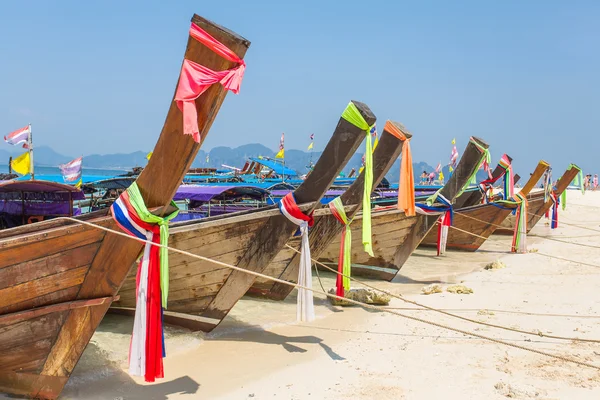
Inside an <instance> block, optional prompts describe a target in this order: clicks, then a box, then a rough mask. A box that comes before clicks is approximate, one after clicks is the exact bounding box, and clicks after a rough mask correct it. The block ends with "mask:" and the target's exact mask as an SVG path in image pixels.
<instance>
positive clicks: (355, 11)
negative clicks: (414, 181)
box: [0, 0, 600, 174]
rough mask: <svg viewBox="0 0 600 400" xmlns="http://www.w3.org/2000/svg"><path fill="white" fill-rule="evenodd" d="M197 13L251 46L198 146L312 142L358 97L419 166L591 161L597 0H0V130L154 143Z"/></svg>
mask: <svg viewBox="0 0 600 400" xmlns="http://www.w3.org/2000/svg"><path fill="white" fill-rule="evenodd" d="M194 12H196V13H198V14H200V15H202V16H204V17H206V18H209V19H212V20H213V21H215V22H217V23H219V24H222V25H224V26H226V27H228V28H230V29H232V30H234V31H236V32H238V33H239V34H241V35H242V36H245V37H246V38H248V39H249V40H250V41H251V42H252V46H251V47H250V50H249V51H248V54H247V57H246V60H247V65H248V69H247V73H246V76H245V80H244V82H243V85H242V89H241V93H240V95H239V96H234V95H232V94H230V95H228V98H227V100H226V102H225V104H224V106H223V108H222V109H221V112H220V114H219V116H218V117H217V120H216V122H215V124H214V125H213V128H212V130H211V132H210V134H209V137H208V139H207V140H206V142H205V148H207V149H210V148H212V147H215V146H221V145H226V146H231V147H235V146H237V145H238V144H245V143H249V142H259V143H263V144H265V145H267V146H268V147H270V148H272V149H275V148H276V147H277V146H278V141H279V136H280V134H281V132H282V131H283V132H285V133H286V148H288V149H289V148H299V149H306V146H307V145H308V136H309V135H310V134H311V133H315V141H316V146H315V147H316V148H317V149H322V148H323V146H324V145H325V143H326V141H327V140H328V138H329V136H330V135H331V132H332V130H333V128H334V126H335V123H336V121H337V119H338V118H339V115H340V113H341V111H342V110H343V108H344V107H345V105H346V104H347V102H348V101H349V100H350V99H356V100H360V101H363V102H365V103H367V104H368V105H369V106H370V107H371V108H372V110H373V111H374V112H375V114H376V115H377V116H378V118H379V122H380V126H383V123H384V122H385V120H386V119H393V120H397V121H400V122H402V123H404V124H405V125H406V127H407V128H408V129H409V130H411V131H412V132H413V134H414V140H413V153H414V159H415V161H421V160H422V161H427V162H429V163H430V164H436V163H437V162H438V161H440V160H441V161H442V162H447V161H448V158H449V156H450V141H451V139H452V138H453V137H456V139H457V145H458V147H459V151H460V152H462V149H463V148H464V145H465V143H466V141H467V140H468V138H469V136H470V135H478V136H480V137H482V138H484V139H485V140H487V141H488V142H489V143H490V145H491V148H492V155H493V161H494V163H495V162H497V160H498V158H499V156H500V155H501V154H502V153H503V152H507V153H509V154H510V155H511V156H513V157H514V159H515V166H516V168H517V171H519V172H521V174H524V173H526V172H531V170H532V169H533V167H534V165H535V164H536V162H537V160H539V159H540V158H545V159H546V160H547V161H549V162H550V163H551V164H552V165H553V167H554V168H555V173H557V174H558V173H559V172H562V170H563V169H564V168H565V167H566V166H567V164H568V163H569V162H576V163H578V164H580V165H581V166H582V167H583V168H584V169H585V170H587V171H589V172H597V170H598V169H600V165H599V163H598V154H599V149H600V139H598V127H599V126H600V107H599V106H600V94H599V93H600V90H599V89H600V77H599V73H600V51H599V43H600V24H599V23H598V21H599V20H600V2H598V1H581V0H580V1H573V2H568V1H549V0H537V1H536V0H528V1H516V0H514V1H454V2H450V1H420V2H415V1H411V2H408V1H394V2H393V1H376V0H371V1H366V2H359V1H351V0H347V1H343V2H342V1H340V2H334V1H323V0H321V1H311V0H307V1H301V2H290V1H281V0H279V1H258V0H253V1H249V0H244V1H228V2H210V3H209V2H203V1H197V0H196V1H182V0H179V1H169V2H167V1H96V2H88V1H81V0H78V1H53V2H50V1H27V2H25V1H19V2H17V1H12V2H3V4H2V6H1V9H0V35H1V37H2V39H1V40H0V55H1V60H2V61H1V62H0V77H1V78H0V81H1V82H2V85H1V86H0V88H1V90H0V132H1V133H2V134H5V133H8V132H10V131H11V130H13V129H16V128H19V127H21V126H24V125H25V124H27V123H28V122H31V123H32V124H33V129H34V139H35V143H36V144H37V145H38V146H39V145H49V146H51V147H52V148H54V149H55V150H57V151H59V152H61V153H63V154H67V155H79V154H84V155H85V154H91V153H114V152H131V151H135V150H150V149H151V148H152V147H153V146H154V143H155V141H156V138H157V137H158V134H159V132H160V130H161V127H162V124H163V122H164V117H165V115H166V112H167V109H168V106H169V102H170V100H171V97H172V95H173V91H174V86H175V83H176V81H177V77H178V74H179V68H180V66H181V61H182V56H183V52H184V50H185V43H186V40H187V30H188V27H189V20H190V17H191V16H192V14H193V13H194ZM2 146H3V147H2V148H6V147H5V146H8V145H6V144H2ZM558 170H561V171H558Z"/></svg>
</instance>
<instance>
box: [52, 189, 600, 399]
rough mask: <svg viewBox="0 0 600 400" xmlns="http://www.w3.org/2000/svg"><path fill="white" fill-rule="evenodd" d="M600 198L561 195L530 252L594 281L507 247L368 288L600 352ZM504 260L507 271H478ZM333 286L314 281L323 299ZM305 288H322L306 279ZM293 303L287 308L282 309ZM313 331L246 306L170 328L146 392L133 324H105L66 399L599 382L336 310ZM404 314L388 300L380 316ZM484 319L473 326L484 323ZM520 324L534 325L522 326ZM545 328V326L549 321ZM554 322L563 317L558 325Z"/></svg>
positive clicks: (535, 358)
mask: <svg viewBox="0 0 600 400" xmlns="http://www.w3.org/2000/svg"><path fill="white" fill-rule="evenodd" d="M562 222H567V223H576V224H580V225H582V226H586V227H589V228H593V229H596V230H598V231H600V192H595V193H586V194H585V196H582V195H581V194H580V193H578V192H575V191H569V193H568V208H567V210H566V211H565V212H562V211H561V212H560V216H559V224H560V227H559V229H557V230H555V231H551V230H550V229H549V228H548V227H547V226H545V220H542V221H540V223H539V224H538V226H536V227H535V228H534V230H533V231H532V234H535V235H540V236H550V237H552V238H558V239H560V240H564V241H577V242H579V243H583V244H588V245H591V246H597V247H582V246H577V245H573V244H568V243H562V242H557V241H553V240H549V239H544V238H540V237H535V238H534V237H532V236H529V238H528V242H529V248H530V249H532V248H535V249H538V250H539V253H546V254H551V255H555V256H560V257H563V258H568V259H573V260H580V261H583V262H587V263H591V264H595V265H597V266H599V267H593V266H584V265H581V264H577V263H574V262H567V261H562V260H557V259H550V258H547V257H544V256H542V255H540V254H539V253H538V254H536V253H530V254H523V255H517V254H510V253H509V252H508V250H509V249H510V240H511V238H510V237H508V236H492V238H490V240H488V241H487V242H486V243H485V245H484V246H483V248H482V249H481V251H479V252H477V253H460V252H451V253H449V254H448V255H446V256H444V257H439V258H436V257H432V255H433V252H431V251H427V250H425V251H424V250H418V251H417V252H416V253H415V254H414V255H413V256H412V257H411V258H410V259H409V261H408V263H407V264H406V265H405V266H404V268H403V269H402V271H401V272H402V274H401V275H400V276H398V277H397V279H396V280H397V282H392V283H387V282H376V283H375V284H376V285H377V286H378V287H381V288H385V289H387V290H390V291H393V292H394V293H402V294H404V295H405V297H407V298H409V299H412V300H415V301H418V302H421V303H423V304H426V305H428V306H432V307H436V308H444V309H450V310H453V312H455V313H456V314H459V315H462V316H467V317H470V318H474V319H478V320H481V321H486V322H490V323H494V324H499V325H503V326H507V327H513V328H519V329H521V330H526V331H532V332H534V331H535V332H537V331H538V330H540V331H542V332H543V333H548V334H550V333H551V334H553V335H562V336H568V337H584V338H593V339H600V314H599V313H598V310H599V309H600V308H599V307H598V306H599V302H600V291H599V290H598V286H599V283H600V279H598V276H599V274H600V232H593V231H590V230H584V229H582V228H579V227H575V226H567V225H564V224H562ZM496 259H501V260H502V261H503V262H504V263H505V264H506V265H507V267H506V268H504V269H499V270H493V271H485V270H483V267H484V265H485V264H486V263H488V262H491V261H494V260H496ZM333 282H334V280H333V277H332V275H327V276H326V277H323V283H324V286H325V288H326V289H329V288H330V287H332V286H333ZM460 282H463V284H464V285H466V286H468V287H470V288H472V289H473V291H474V293H473V294H469V295H456V294H450V293H446V292H444V293H440V294H433V295H429V296H425V295H421V294H420V289H421V288H422V287H423V286H425V285H427V284H429V283H441V284H442V285H443V286H447V284H449V283H460ZM314 286H315V288H319V283H318V281H317V280H316V278H315V282H314ZM292 297H293V298H292ZM316 304H317V310H316V311H317V314H318V319H317V321H315V322H314V323H311V324H304V325H299V324H296V323H295V296H290V298H289V299H287V300H286V301H285V302H284V303H279V302H272V301H259V300H255V299H246V298H245V299H243V300H242V301H241V302H240V303H239V304H238V305H237V306H236V307H235V308H234V310H233V311H232V313H231V315H230V316H229V317H228V318H227V319H226V321H225V322H224V323H223V324H222V325H221V326H219V327H218V328H217V329H215V331H214V332H213V333H211V334H209V335H206V337H204V335H202V334H199V333H189V332H186V331H183V330H178V329H173V328H169V330H168V337H167V354H168V357H167V359H166V360H165V370H166V377H165V379H164V380H162V381H160V382H158V383H155V384H151V385H149V384H144V383H143V379H139V378H131V377H129V376H128V375H127V373H126V372H125V368H126V365H125V363H126V357H127V347H128V341H129V334H130V332H131V322H130V320H129V319H128V318H125V317H119V316H108V317H107V318H106V319H105V320H104V321H103V323H102V325H101V327H100V330H99V331H98V332H97V333H96V334H95V335H94V338H93V341H92V344H91V345H90V346H88V348H87V349H86V351H85V353H84V355H83V357H82V360H81V362H80V364H78V366H77V368H76V370H75V372H74V374H73V376H72V379H71V381H70V382H69V384H68V386H67V388H66V389H65V390H64V392H63V398H64V399H79V398H85V399H117V398H118V399H121V398H122V399H248V398H254V399H273V398H279V399H434V398H439V399H503V398H507V397H509V398H517V399H519V398H521V399H529V398H535V399H599V398H600V371H598V370H594V369H590V368H586V367H580V366H577V365H574V364H570V363H567V362H564V361H560V360H555V359H552V358H548V357H545V356H541V355H538V354H533V353H530V352H526V351H523V350H518V349H514V348H511V347H507V346H504V345H500V344H496V343H491V342H489V341H485V340H481V339H476V338H472V337H468V336H465V335H462V334H459V333H455V332H451V331H448V330H444V329H441V328H437V327H434V326H431V325H427V324H424V323H421V322H416V321H412V320H409V319H406V318H402V317H399V316H395V315H391V314H388V313H383V312H377V311H367V310H363V309H360V308H334V307H331V306H329V305H328V302H326V301H325V300H322V299H321V298H320V297H319V298H318V299H316ZM407 307H408V308H414V306H412V305H409V304H406V303H404V302H402V301H401V300H398V299H393V300H392V302H391V304H390V308H407ZM484 309H485V310H494V311H492V312H493V314H492V313H489V314H491V315H478V311H480V310H484ZM397 311H399V312H402V313H405V314H407V315H412V316H417V317H420V318H424V319H428V320H430V321H436V322H439V323H443V324H447V325H449V326H452V327H456V328H460V329H464V330H468V331H472V332H477V333H479V334H483V335H488V336H491V337H494V338H498V339H502V340H505V341H508V342H510V343H514V344H518V345H522V346H526V347H528V348H532V349H539V350H543V351H547V352H550V353H553V354H558V355H562V356H567V357H571V358H575V359H578V360H584V361H586V362H589V363H593V364H596V365H598V366H600V344H595V343H581V342H579V343H575V342H571V341H561V340H552V339H547V338H543V337H540V336H530V335H525V334H519V333H515V332H510V331H505V330H499V329H494V328H490V327H485V326H481V325H476V324H473V323H469V322H465V321H460V320H457V319H455V318H451V317H448V316H443V315H440V314H439V313H435V312H431V311H414V310H413V311H411V310H397ZM515 312H522V313H532V314H533V315H529V314H520V313H515ZM544 314H555V315H554V316H549V315H544ZM558 314H560V315H559V316H556V315H558Z"/></svg>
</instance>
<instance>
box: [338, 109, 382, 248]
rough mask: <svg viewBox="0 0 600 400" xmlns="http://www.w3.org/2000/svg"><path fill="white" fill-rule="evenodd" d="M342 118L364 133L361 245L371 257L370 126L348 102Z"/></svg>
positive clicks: (371, 172) (371, 187)
mask: <svg viewBox="0 0 600 400" xmlns="http://www.w3.org/2000/svg"><path fill="white" fill-rule="evenodd" d="M342 118H343V119H345V120H346V121H348V122H349V123H351V124H352V125H354V126H356V127H357V128H359V129H360V130H362V131H364V132H365V134H366V135H367V136H366V143H367V145H366V149H365V155H364V157H365V169H364V174H365V186H364V193H363V207H362V243H363V246H364V248H365V251H366V252H367V253H368V254H369V255H370V256H371V257H374V256H375V255H374V254H373V245H372V243H371V192H372V191H373V146H372V142H371V134H370V131H371V126H369V124H367V121H365V119H364V118H363V116H362V115H361V114H360V111H358V108H356V106H355V105H354V103H352V102H350V103H349V104H348V106H347V107H346V109H345V110H344V112H343V113H342Z"/></svg>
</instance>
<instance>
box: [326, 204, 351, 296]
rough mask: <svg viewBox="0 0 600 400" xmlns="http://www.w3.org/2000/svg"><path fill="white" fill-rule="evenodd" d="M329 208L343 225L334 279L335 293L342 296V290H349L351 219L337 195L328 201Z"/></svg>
mask: <svg viewBox="0 0 600 400" xmlns="http://www.w3.org/2000/svg"><path fill="white" fill-rule="evenodd" d="M329 209H330V210H331V214H333V216H334V217H335V219H337V220H338V221H339V222H340V223H341V224H343V225H344V229H343V230H342V239H341V240H340V254H339V257H338V275H337V279H336V281H335V287H336V292H335V293H336V295H338V296H340V297H344V290H350V274H351V273H352V229H350V223H351V222H352V220H351V219H348V217H347V216H346V211H345V210H344V204H343V203H342V199H341V198H340V197H339V196H338V197H336V198H335V199H333V200H332V201H330V202H329Z"/></svg>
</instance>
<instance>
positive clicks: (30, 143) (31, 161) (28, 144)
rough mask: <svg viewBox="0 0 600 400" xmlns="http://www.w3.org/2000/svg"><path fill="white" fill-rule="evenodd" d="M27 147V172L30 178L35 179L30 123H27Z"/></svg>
mask: <svg viewBox="0 0 600 400" xmlns="http://www.w3.org/2000/svg"><path fill="white" fill-rule="evenodd" d="M27 147H28V148H29V173H30V175H31V178H30V179H31V180H34V179H35V172H34V171H33V133H31V124H29V141H28V143H27Z"/></svg>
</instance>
